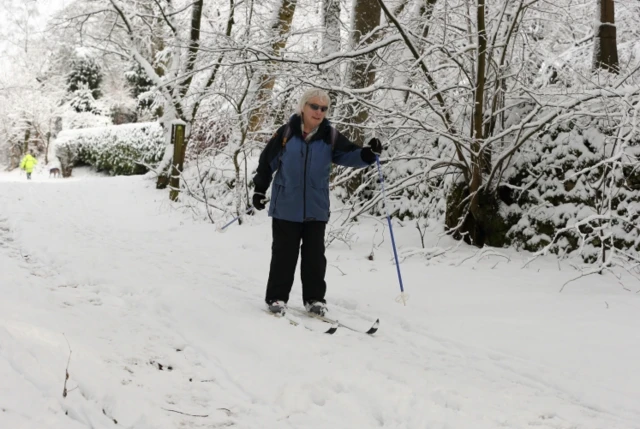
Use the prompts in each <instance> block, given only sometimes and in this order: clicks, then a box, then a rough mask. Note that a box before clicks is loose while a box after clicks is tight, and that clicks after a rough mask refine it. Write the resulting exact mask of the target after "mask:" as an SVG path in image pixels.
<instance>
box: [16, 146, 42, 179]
mask: <svg viewBox="0 0 640 429" xmlns="http://www.w3.org/2000/svg"><path fill="white" fill-rule="evenodd" d="M37 163H38V160H37V159H36V158H35V157H34V156H33V152H32V151H29V153H27V154H26V155H25V156H24V158H22V161H20V168H21V169H23V170H24V171H26V172H27V179H28V180H31V173H33V167H35V166H36V164H37Z"/></svg>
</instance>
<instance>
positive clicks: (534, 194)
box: [502, 118, 640, 262]
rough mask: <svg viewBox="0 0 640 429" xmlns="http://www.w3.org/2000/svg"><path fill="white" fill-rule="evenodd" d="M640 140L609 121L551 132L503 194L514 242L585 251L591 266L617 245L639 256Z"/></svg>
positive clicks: (582, 121)
mask: <svg viewBox="0 0 640 429" xmlns="http://www.w3.org/2000/svg"><path fill="white" fill-rule="evenodd" d="M625 135H627V137H626V138H625V137H624V136H625ZM639 143H640V142H639V141H638V137H637V134H636V133H635V131H634V130H633V129H627V130H625V129H624V127H619V126H615V125H614V126H612V123H611V121H609V120H602V119H591V118H575V119H573V120H571V121H568V122H562V123H558V124H554V125H553V126H552V127H550V129H549V130H548V131H547V132H545V133H543V134H542V135H541V138H540V140H538V141H536V142H532V144H530V145H528V146H527V147H526V148H524V149H523V151H522V152H521V153H520V156H519V157H518V158H517V159H516V162H515V163H514V166H513V167H512V169H511V170H510V172H509V177H508V178H507V182H506V183H507V184H506V187H507V188H509V189H508V191H507V190H506V189H505V191H504V192H502V195H503V197H505V196H506V198H503V200H505V202H506V203H507V204H508V208H507V209H506V210H505V212H504V213H503V215H504V216H505V217H507V218H509V219H511V221H512V227H511V229H510V230H509V234H508V237H509V240H510V242H511V244H514V245H516V246H517V247H523V248H525V249H527V250H531V251H537V250H540V249H542V248H544V247H545V246H548V248H549V250H550V251H552V252H555V253H559V254H568V253H571V252H574V251H577V250H579V251H580V253H581V255H582V257H583V258H584V259H585V260H587V261H591V262H594V261H597V260H600V261H602V262H604V261H605V259H606V257H607V255H606V253H607V251H608V250H609V249H612V248H614V249H622V250H625V251H626V250H629V251H631V252H632V253H636V252H637V251H639V250H640V235H639V234H638V232H639V231H638V228H637V225H638V221H639V220H640V217H639V212H640V171H639V170H638V155H640V144H639Z"/></svg>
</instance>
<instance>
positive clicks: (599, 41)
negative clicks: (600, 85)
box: [593, 0, 619, 73]
mask: <svg viewBox="0 0 640 429" xmlns="http://www.w3.org/2000/svg"><path fill="white" fill-rule="evenodd" d="M597 2H598V6H597V14H598V17H599V19H598V20H597V24H596V25H597V26H596V32H595V39H594V43H593V70H596V69H603V70H608V71H610V72H612V73H618V71H619V66H618V44H617V40H616V24H615V22H616V20H615V9H614V0H597Z"/></svg>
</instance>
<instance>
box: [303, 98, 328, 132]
mask: <svg viewBox="0 0 640 429" xmlns="http://www.w3.org/2000/svg"><path fill="white" fill-rule="evenodd" d="M328 108H329V106H327V103H326V102H325V101H323V100H322V98H320V97H312V98H310V99H309V101H307V104H305V105H304V108H303V109H302V120H303V122H304V125H305V128H307V129H308V130H309V131H310V130H312V129H314V128H315V127H317V126H318V125H320V122H322V120H323V119H324V117H325V116H326V114H327V109H328Z"/></svg>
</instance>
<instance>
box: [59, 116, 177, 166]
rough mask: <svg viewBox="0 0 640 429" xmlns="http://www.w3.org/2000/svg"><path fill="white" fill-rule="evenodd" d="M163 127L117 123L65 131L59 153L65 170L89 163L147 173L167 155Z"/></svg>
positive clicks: (60, 141) (147, 123)
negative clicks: (149, 167)
mask: <svg viewBox="0 0 640 429" xmlns="http://www.w3.org/2000/svg"><path fill="white" fill-rule="evenodd" d="M164 146H165V144H164V138H163V130H162V127H161V126H160V124H159V123H158V122H145V123H138V124H125V125H113V126H109V127H99V128H84V129H79V130H65V131H62V132H61V133H60V134H59V135H58V138H57V139H56V142H55V153H56V156H57V157H58V158H59V159H60V163H61V165H62V168H63V170H67V169H68V168H72V167H73V166H74V165H78V164H88V165H91V166H93V167H95V168H96V169H97V170H98V171H106V172H108V173H109V174H112V175H131V174H142V173H145V172H146V171H147V170H148V168H147V167H146V166H148V165H153V164H155V163H158V162H159V161H160V160H161V159H162V156H163V155H164Z"/></svg>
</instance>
